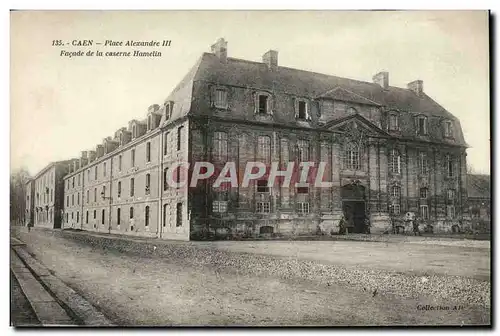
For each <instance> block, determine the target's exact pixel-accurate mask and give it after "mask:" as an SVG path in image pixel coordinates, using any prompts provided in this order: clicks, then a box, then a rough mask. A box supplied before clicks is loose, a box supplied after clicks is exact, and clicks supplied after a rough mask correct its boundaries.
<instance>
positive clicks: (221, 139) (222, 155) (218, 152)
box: [212, 132, 227, 161]
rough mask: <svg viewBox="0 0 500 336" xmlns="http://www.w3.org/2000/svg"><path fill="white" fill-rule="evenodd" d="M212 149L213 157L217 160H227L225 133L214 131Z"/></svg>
mask: <svg viewBox="0 0 500 336" xmlns="http://www.w3.org/2000/svg"><path fill="white" fill-rule="evenodd" d="M212 151H213V152H212V156H213V159H215V160H218V161H226V160H227V133H225V132H214V140H213V148H212Z"/></svg>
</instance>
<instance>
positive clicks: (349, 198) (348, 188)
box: [340, 182, 366, 233]
mask: <svg viewBox="0 0 500 336" xmlns="http://www.w3.org/2000/svg"><path fill="white" fill-rule="evenodd" d="M340 195H341V197H342V212H343V214H344V217H345V220H346V222H347V226H348V228H349V232H353V233H365V232H366V231H365V220H366V202H365V187H364V186H362V185H361V184H359V182H358V183H356V182H353V183H350V184H347V185H344V186H343V187H342V189H341V192H340Z"/></svg>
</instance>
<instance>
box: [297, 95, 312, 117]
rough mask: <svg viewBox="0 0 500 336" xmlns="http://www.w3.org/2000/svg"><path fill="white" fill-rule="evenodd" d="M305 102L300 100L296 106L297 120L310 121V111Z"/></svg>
mask: <svg viewBox="0 0 500 336" xmlns="http://www.w3.org/2000/svg"><path fill="white" fill-rule="evenodd" d="M307 107H308V106H307V102H306V101H305V100H298V101H297V104H296V105H295V118H296V119H299V120H309V111H308V108H307Z"/></svg>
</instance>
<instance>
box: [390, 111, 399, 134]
mask: <svg viewBox="0 0 500 336" xmlns="http://www.w3.org/2000/svg"><path fill="white" fill-rule="evenodd" d="M398 130H399V116H398V115H397V114H396V113H391V114H389V131H398Z"/></svg>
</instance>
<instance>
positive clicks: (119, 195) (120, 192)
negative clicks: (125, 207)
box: [116, 181, 122, 198]
mask: <svg viewBox="0 0 500 336" xmlns="http://www.w3.org/2000/svg"><path fill="white" fill-rule="evenodd" d="M116 189H117V192H118V198H120V197H121V195H122V182H121V181H118V187H117V188H116Z"/></svg>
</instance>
